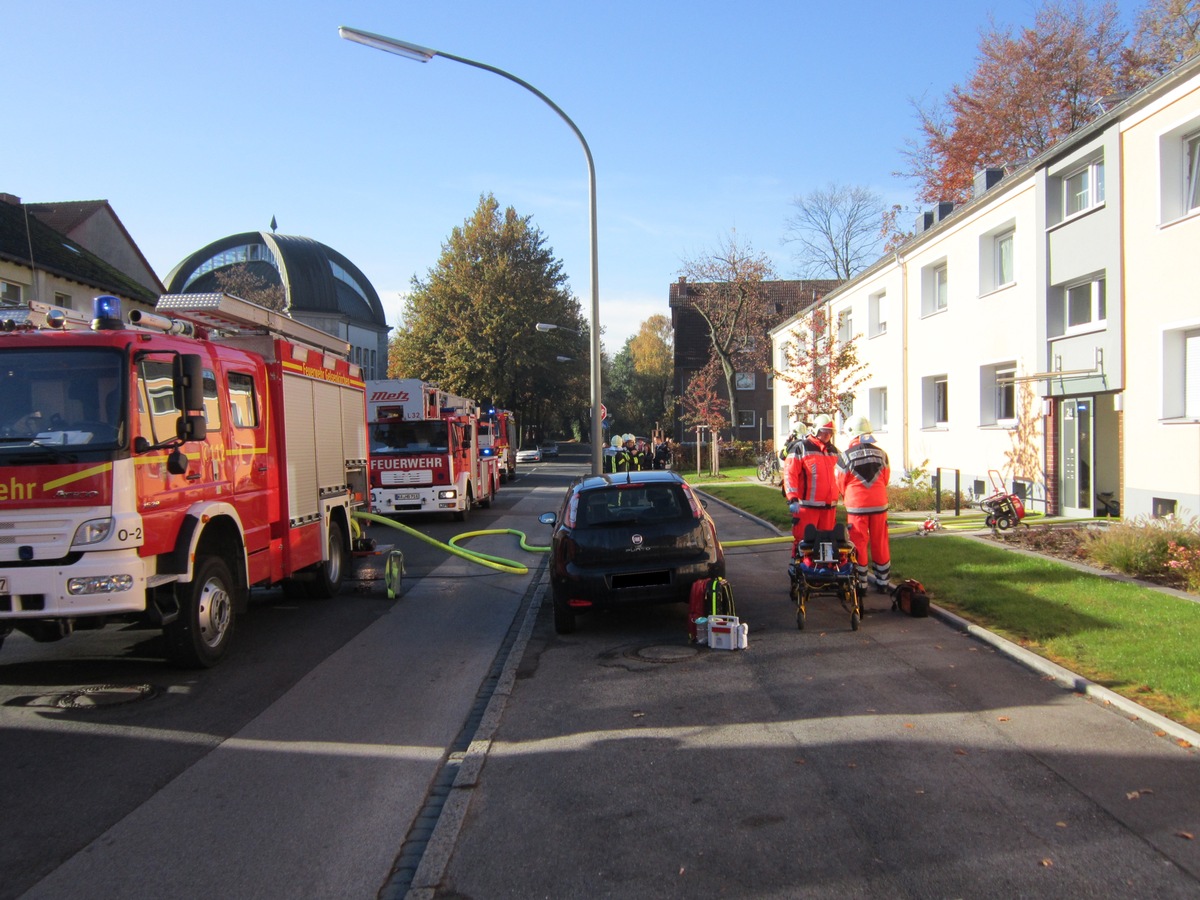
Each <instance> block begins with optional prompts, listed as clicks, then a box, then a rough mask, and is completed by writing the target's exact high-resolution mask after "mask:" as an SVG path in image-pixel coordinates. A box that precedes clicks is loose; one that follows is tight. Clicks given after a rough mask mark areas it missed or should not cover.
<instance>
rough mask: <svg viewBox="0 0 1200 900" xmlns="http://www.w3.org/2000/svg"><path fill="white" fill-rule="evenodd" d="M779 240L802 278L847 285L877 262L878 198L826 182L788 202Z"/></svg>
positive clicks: (880, 204)
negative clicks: (791, 252)
mask: <svg viewBox="0 0 1200 900" xmlns="http://www.w3.org/2000/svg"><path fill="white" fill-rule="evenodd" d="M792 206H793V207H794V209H793V211H792V212H791V214H790V215H789V216H788V217H787V221H786V231H785V233H784V238H783V241H784V243H785V244H792V245H793V246H794V259H795V261H796V265H797V268H798V270H799V274H800V276H801V277H802V278H830V277H832V278H836V279H838V280H839V281H848V280H850V279H851V278H853V277H854V276H855V275H857V274H858V273H859V272H861V271H862V270H863V269H865V268H866V267H867V266H869V265H870V264H871V263H873V262H875V260H876V259H878V257H879V252H880V245H881V244H882V240H881V236H882V235H883V233H884V203H883V198H882V197H881V196H879V194H877V193H875V192H874V191H872V190H871V189H870V188H867V187H863V186H862V185H844V184H833V183H830V184H828V185H827V186H825V187H823V188H817V189H815V190H812V191H810V192H809V193H808V194H806V195H805V196H803V197H795V198H793V200H792Z"/></svg>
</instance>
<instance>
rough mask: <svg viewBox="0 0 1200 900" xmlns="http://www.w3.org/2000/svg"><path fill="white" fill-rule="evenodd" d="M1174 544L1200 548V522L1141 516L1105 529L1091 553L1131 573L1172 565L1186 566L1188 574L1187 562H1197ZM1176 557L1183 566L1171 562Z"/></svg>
mask: <svg viewBox="0 0 1200 900" xmlns="http://www.w3.org/2000/svg"><path fill="white" fill-rule="evenodd" d="M1172 546H1175V547H1182V548H1186V549H1187V550H1189V551H1191V550H1200V522H1198V521H1197V520H1196V519H1194V518H1193V519H1191V520H1188V521H1184V520H1183V519H1180V518H1178V517H1176V516H1166V517H1164V518H1161V519H1150V518H1146V517H1145V516H1138V517H1137V518H1134V519H1130V520H1128V521H1125V522H1119V523H1117V524H1114V525H1109V526H1108V527H1107V528H1105V529H1103V530H1102V531H1101V532H1100V533H1099V534H1098V535H1097V536H1096V538H1095V540H1093V541H1092V543H1091V544H1090V545H1089V546H1088V556H1090V557H1091V558H1092V559H1095V560H1096V561H1098V562H1100V563H1103V564H1104V565H1106V566H1110V567H1111V568H1114V569H1116V570H1117V571H1118V572H1124V573H1125V574H1127V575H1135V576H1136V575H1161V574H1162V572H1163V570H1164V569H1168V568H1171V569H1177V570H1178V569H1183V570H1184V574H1185V575H1186V573H1187V566H1188V565H1196V563H1195V562H1194V557H1192V556H1189V555H1188V554H1186V553H1185V554H1181V553H1180V551H1172V549H1171V548H1172ZM1172 560H1175V561H1176V562H1182V563H1183V566H1180V565H1176V566H1171V565H1170V563H1171V561H1172ZM1189 577H1190V576H1189Z"/></svg>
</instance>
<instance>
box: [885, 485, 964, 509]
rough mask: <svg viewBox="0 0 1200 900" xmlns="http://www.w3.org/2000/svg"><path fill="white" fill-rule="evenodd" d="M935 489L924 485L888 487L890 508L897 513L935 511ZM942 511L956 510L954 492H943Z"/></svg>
mask: <svg viewBox="0 0 1200 900" xmlns="http://www.w3.org/2000/svg"><path fill="white" fill-rule="evenodd" d="M933 505H934V504H933V488H932V487H930V486H929V485H928V484H924V485H895V484H891V485H888V506H889V507H891V509H893V510H895V511H896V512H912V511H914V510H920V511H925V510H932V509H933ZM942 509H943V510H952V509H954V491H942Z"/></svg>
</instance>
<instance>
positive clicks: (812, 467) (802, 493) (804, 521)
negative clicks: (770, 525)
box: [783, 413, 838, 558]
mask: <svg viewBox="0 0 1200 900" xmlns="http://www.w3.org/2000/svg"><path fill="white" fill-rule="evenodd" d="M837 459H838V449H837V447H835V446H834V445H833V418H832V417H831V416H827V415H825V414H824V413H822V414H821V415H819V416H816V417H815V418H814V419H813V422H812V426H811V428H810V429H809V432H808V434H806V435H805V436H804V437H802V438H800V439H798V440H796V441H794V442H793V443H792V449H791V452H789V453H788V457H787V460H786V462H784V464H783V490H784V494H785V495H786V497H787V500H788V509H789V510H790V511H791V513H792V557H793V558H795V556H796V545H797V544H798V543H800V540H801V539H802V538H803V537H804V529H805V527H807V526H808V525H812V526H813V527H815V528H816V529H817V531H832V530H833V527H834V525H836V524H837V500H838V486H837V471H836V470H837Z"/></svg>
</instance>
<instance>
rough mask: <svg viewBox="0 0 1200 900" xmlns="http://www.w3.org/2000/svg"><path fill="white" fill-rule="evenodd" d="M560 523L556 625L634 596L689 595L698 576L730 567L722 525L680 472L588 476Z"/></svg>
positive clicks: (570, 627) (554, 561)
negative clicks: (721, 537) (720, 531)
mask: <svg viewBox="0 0 1200 900" xmlns="http://www.w3.org/2000/svg"><path fill="white" fill-rule="evenodd" d="M539 521H541V522H542V523H543V524H545V525H553V526H554V535H553V538H552V540H551V547H550V586H551V590H552V592H553V596H554V630H555V631H557V632H558V633H559V634H570V633H571V632H572V631H574V630H575V616H576V615H577V614H578V613H581V612H585V611H587V610H590V609H600V608H605V607H614V606H623V605H626V604H635V603H673V602H677V601H680V602H686V601H687V599H688V594H689V592H690V591H691V587H692V584H693V582H695V581H697V580H699V579H702V578H711V577H714V576H718V575H720V576H723V575H724V574H725V554H724V553H723V551H722V550H721V543H720V541H719V540H717V528H716V525H714V524H713V520H712V519H711V518H710V517H709V515H708V513H707V512H706V511H705V509H704V504H703V503H702V502H701V500H700V498H699V497H697V496H696V494H695V493H694V492H693V491H692V488H691V486H690V485H688V484H687V483H686V482H685V481H684V480H683V478H682V477H680V476H679V474H678V473H676V472H669V471H649V472H622V473H617V474H614V475H587V476H584V477H583V478H579V479H577V480H576V481H574V482H573V483H572V484H571V486H570V487H569V488H568V489H567V495H566V497H565V498H564V499H563V503H562V507H561V508H560V509H559V511H558V513H557V514H555V513H545V514H544V515H542V516H541V517H540V518H539Z"/></svg>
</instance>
